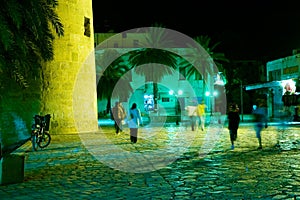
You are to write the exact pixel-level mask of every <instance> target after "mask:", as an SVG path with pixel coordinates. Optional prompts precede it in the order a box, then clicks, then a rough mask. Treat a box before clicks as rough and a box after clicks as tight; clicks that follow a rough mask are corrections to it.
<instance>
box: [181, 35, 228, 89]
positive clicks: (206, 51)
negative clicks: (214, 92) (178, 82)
mask: <svg viewBox="0 0 300 200" xmlns="http://www.w3.org/2000/svg"><path fill="white" fill-rule="evenodd" d="M194 41H195V42H197V43H198V44H199V45H200V47H197V46H195V45H191V44H187V45H188V46H189V47H190V49H191V50H192V52H191V53H189V54H188V55H187V56H186V58H188V61H187V60H181V62H180V67H183V68H185V69H186V75H187V78H190V77H192V76H193V75H194V76H195V77H202V80H203V88H205V81H206V80H207V78H208V76H213V75H215V73H217V71H218V69H220V70H221V71H222V70H224V69H223V67H222V66H223V65H222V63H223V62H229V60H228V59H227V58H226V57H225V54H224V53H220V52H215V51H214V50H215V48H216V47H217V46H218V45H219V44H220V42H217V43H215V44H211V38H210V37H208V36H206V35H205V36H197V37H195V38H194ZM216 67H218V69H217V68H216Z"/></svg>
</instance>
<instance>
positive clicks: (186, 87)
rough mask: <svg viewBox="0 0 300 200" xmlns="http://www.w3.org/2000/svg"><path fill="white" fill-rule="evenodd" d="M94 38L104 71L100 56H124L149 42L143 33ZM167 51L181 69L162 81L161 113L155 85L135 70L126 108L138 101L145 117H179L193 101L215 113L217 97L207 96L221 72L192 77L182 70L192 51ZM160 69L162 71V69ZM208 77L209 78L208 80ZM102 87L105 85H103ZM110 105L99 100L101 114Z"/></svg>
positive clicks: (164, 77)
mask: <svg viewBox="0 0 300 200" xmlns="http://www.w3.org/2000/svg"><path fill="white" fill-rule="evenodd" d="M94 37H95V39H94V41H95V49H96V51H95V57H96V67H97V68H103V66H100V65H101V64H100V63H103V62H97V57H101V56H102V55H104V54H105V51H107V50H108V49H114V50H115V51H117V52H118V53H119V55H124V54H125V53H126V52H130V51H133V50H135V49H138V48H140V47H141V45H143V44H144V43H145V35H144V34H141V33H120V34H114V33H95V34H94ZM164 49H167V50H168V51H171V52H173V53H175V54H177V55H178V64H177V66H178V67H177V68H176V69H171V71H172V72H171V73H170V74H168V75H164V76H163V78H162V80H161V81H159V82H158V95H157V99H156V100H157V110H154V108H155V106H154V96H153V84H152V83H151V81H150V82H147V81H146V80H145V77H143V76H141V75H139V74H137V73H136V72H135V70H130V71H128V72H127V74H128V73H130V75H129V76H130V80H131V81H130V84H131V87H132V88H133V93H132V95H131V96H130V97H129V98H128V99H123V100H121V101H123V102H122V103H123V105H124V106H125V107H126V108H127V109H129V107H130V105H131V104H132V102H136V103H137V105H138V106H139V108H140V110H141V112H142V114H143V115H149V114H151V113H152V114H155V115H159V116H176V115H179V114H180V113H182V112H183V111H184V110H185V107H186V106H187V105H189V104H191V103H192V102H195V101H197V102H200V101H202V100H203V101H205V103H206V104H207V105H208V106H207V112H210V111H212V110H214V108H215V98H216V97H215V96H213V98H211V97H212V96H211V95H205V94H207V92H208V91H209V92H210V94H213V92H212V91H213V90H214V82H215V79H216V76H217V74H218V73H217V72H216V71H213V73H212V72H211V71H210V70H209V69H207V70H204V72H203V73H205V74H193V75H192V76H188V75H187V73H188V71H187V70H186V69H185V68H182V67H180V66H181V63H180V56H182V57H184V56H185V55H187V54H191V52H190V51H192V50H191V48H188V47H182V48H181V47H174V48H164ZM211 63H212V62H211ZM212 65H213V63H212ZM145 67H147V66H145ZM212 67H213V66H211V68H212ZM157 69H158V70H159V68H157ZM97 71H101V70H97ZM214 73H215V74H214ZM204 77H206V78H205V80H204ZM98 84H101V83H100V82H99V83H98ZM114 101H120V99H112V103H111V105H114ZM223 103H224V102H223ZM106 104H107V100H99V99H98V112H99V113H101V112H103V111H104V110H105V109H106ZM225 105H226V103H225Z"/></svg>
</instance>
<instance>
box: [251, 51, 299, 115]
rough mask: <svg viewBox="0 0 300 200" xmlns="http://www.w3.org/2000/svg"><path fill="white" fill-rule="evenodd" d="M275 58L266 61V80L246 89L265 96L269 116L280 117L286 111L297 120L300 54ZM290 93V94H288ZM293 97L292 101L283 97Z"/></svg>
mask: <svg viewBox="0 0 300 200" xmlns="http://www.w3.org/2000/svg"><path fill="white" fill-rule="evenodd" d="M293 52H294V53H295V54H294V55H291V56H287V57H284V58H280V59H276V60H273V61H269V62H267V63H266V78H267V81H266V82H264V83H260V84H254V85H248V86H247V87H246V90H254V89H255V90H260V91H263V93H264V94H265V96H266V99H267V105H268V114H269V117H270V118H282V117H283V116H284V115H286V111H288V112H289V113H292V115H295V120H297V115H298V113H297V109H298V107H299V102H297V101H298V100H297V97H298V95H299V89H300V85H299V77H300V54H297V52H295V51H293ZM290 95H292V96H290ZM285 97H287V99H291V98H290V97H295V98H294V99H295V101H294V102H293V103H290V104H288V103H285V101H284V99H285Z"/></svg>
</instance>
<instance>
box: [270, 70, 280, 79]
mask: <svg viewBox="0 0 300 200" xmlns="http://www.w3.org/2000/svg"><path fill="white" fill-rule="evenodd" d="M279 80H281V74H280V69H278V70H273V71H269V81H279Z"/></svg>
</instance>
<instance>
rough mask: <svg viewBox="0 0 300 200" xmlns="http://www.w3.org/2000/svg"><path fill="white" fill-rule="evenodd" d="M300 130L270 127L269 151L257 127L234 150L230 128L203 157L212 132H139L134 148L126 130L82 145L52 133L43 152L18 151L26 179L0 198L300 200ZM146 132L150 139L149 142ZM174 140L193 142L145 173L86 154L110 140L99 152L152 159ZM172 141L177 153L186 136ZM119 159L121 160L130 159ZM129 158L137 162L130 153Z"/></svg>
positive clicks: (244, 131)
mask: <svg viewBox="0 0 300 200" xmlns="http://www.w3.org/2000/svg"><path fill="white" fill-rule="evenodd" d="M216 126H217V125H216ZM299 128H300V127H298V126H289V127H286V128H285V129H284V130H279V129H278V127H277V126H272V125H269V127H268V128H267V129H264V130H263V132H262V142H263V149H262V150H257V147H258V141H257V138H256V137H255V132H254V128H253V124H251V123H244V124H243V123H242V124H241V125H240V128H239V130H238V138H237V141H236V144H235V149H234V150H231V148H230V147H231V144H230V139H229V131H228V129H227V127H226V126H224V127H223V128H222V129H221V131H219V132H218V138H217V140H216V141H215V143H214V145H213V148H212V149H211V151H210V152H208V153H207V154H205V155H203V154H201V151H200V149H201V147H202V146H203V145H204V144H205V138H206V135H207V130H206V131H204V132H203V131H201V130H196V131H191V130H190V128H189V127H188V126H184V127H182V126H176V125H175V124H174V125H169V126H165V127H147V126H145V127H141V128H140V129H139V135H140V136H141V137H140V138H138V142H137V143H136V144H131V143H130V139H129V130H128V128H125V129H124V132H122V133H120V134H119V135H116V134H115V131H114V129H113V127H112V126H106V127H105V126H102V127H101V128H100V129H99V130H100V131H99V132H96V133H85V134H84V136H85V137H86V138H88V139H85V140H84V141H82V137H80V136H79V135H78V134H73V135H72V134H66V135H64V134H60V135H52V141H51V144H50V145H49V146H48V147H46V148H45V149H42V150H38V151H36V152H33V151H32V149H31V144H30V142H28V143H26V144H25V145H23V146H22V147H21V148H19V149H18V150H16V152H15V153H17V154H23V155H25V177H24V181H23V182H22V183H16V184H9V185H1V186H0V199H1V200H4V199H22V200H26V199H73V200H75V199H110V200H111V199H149V200H150V199H151V200H152V199H161V200H165V199H166V200H171V199H172V200H177V199H178V200H179V199H180V200H181V199H245V200H246V199H300V137H299V136H300V131H299ZM147 134H148V135H149V134H152V135H151V137H143V136H145V135H147ZM174 134H175V135H179V136H180V135H181V134H184V137H183V138H184V139H185V140H190V141H188V142H189V143H188V144H189V145H188V147H187V148H186V151H184V152H183V153H181V154H179V156H177V157H176V160H175V159H174V161H172V162H170V163H169V164H168V165H166V166H162V167H161V168H159V169H157V170H152V171H149V172H144V173H134V172H127V171H124V170H123V171H122V170H118V169H116V168H113V167H110V166H108V165H106V164H105V163H103V162H100V161H99V159H97V156H95V153H91V150H90V149H88V148H86V146H87V143H86V142H87V141H89V142H95V143H93V144H94V145H97V144H98V143H97V141H99V140H98V139H99V137H100V138H103V136H105V138H106V139H108V140H107V143H106V144H103V145H99V147H97V149H98V150H99V152H101V153H100V155H106V156H107V158H106V159H111V161H112V162H116V163H117V162H118V160H117V159H118V154H117V153H116V152H113V151H112V149H111V148H110V147H111V146H112V145H113V146H116V147H118V148H120V149H123V150H124V151H126V152H129V153H148V152H150V153H151V152H152V151H153V152H154V151H155V150H157V149H161V148H165V147H166V145H167V144H168V142H169V141H170V138H172V137H173V135H174ZM190 136H191V137H190ZM173 141H177V142H178V143H179V145H178V146H179V147H180V145H182V144H183V143H182V141H181V140H180V137H179V139H175V140H173ZM185 144H186V143H184V145H185ZM170 153H174V152H170ZM121 155H122V158H121V157H119V159H124V156H128V155H126V154H121ZM126 159H128V161H129V162H134V160H133V159H132V158H131V157H130V155H129V156H128V158H126ZM126 159H125V160H126ZM126 164H127V163H126ZM140 164H141V165H142V164H145V163H140ZM145 167H147V166H145ZM120 169H122V166H120Z"/></svg>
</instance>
